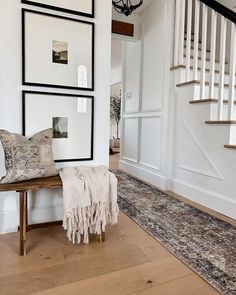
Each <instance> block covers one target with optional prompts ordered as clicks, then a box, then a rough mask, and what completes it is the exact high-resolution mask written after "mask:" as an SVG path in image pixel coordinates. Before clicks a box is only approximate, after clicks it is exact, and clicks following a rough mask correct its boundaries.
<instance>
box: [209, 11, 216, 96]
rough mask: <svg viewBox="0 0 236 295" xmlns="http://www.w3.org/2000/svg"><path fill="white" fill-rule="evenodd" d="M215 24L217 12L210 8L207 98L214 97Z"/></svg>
mask: <svg viewBox="0 0 236 295" xmlns="http://www.w3.org/2000/svg"><path fill="white" fill-rule="evenodd" d="M216 26H217V13H216V11H215V10H213V9H212V15H211V54H210V87H209V98H214V89H215V63H216Z"/></svg>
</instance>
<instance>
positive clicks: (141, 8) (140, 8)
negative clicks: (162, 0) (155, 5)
mask: <svg viewBox="0 0 236 295" xmlns="http://www.w3.org/2000/svg"><path fill="white" fill-rule="evenodd" d="M153 1H156V0H143V5H142V6H140V7H139V8H138V9H136V10H135V11H134V12H133V13H134V14H140V13H141V12H142V11H143V10H144V9H145V8H146V7H148V6H149V5H150V4H151V3H152V2H153ZM137 2H138V1H137V0H133V2H132V3H133V4H135V3H137Z"/></svg>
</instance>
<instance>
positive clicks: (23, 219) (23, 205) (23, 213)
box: [19, 191, 27, 256]
mask: <svg viewBox="0 0 236 295" xmlns="http://www.w3.org/2000/svg"><path fill="white" fill-rule="evenodd" d="M19 193H20V256H25V255H26V226H27V192H26V191H21V192H19Z"/></svg>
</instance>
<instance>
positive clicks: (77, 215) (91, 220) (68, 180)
mask: <svg viewBox="0 0 236 295" xmlns="http://www.w3.org/2000/svg"><path fill="white" fill-rule="evenodd" d="M60 177H61V179H62V183H63V203H64V220H63V227H64V229H65V230H67V237H68V239H69V241H72V242H73V243H76V242H77V243H78V244H79V243H80V242H81V235H83V238H84V239H83V242H84V243H85V244H88V243H89V233H92V234H97V235H99V234H101V231H103V232H105V227H106V225H107V224H115V223H117V217H118V214H119V208H118V204H117V178H116V177H115V175H114V174H113V173H111V172H110V171H109V170H108V168H107V167H105V166H98V167H87V166H79V167H69V168H64V169H62V170H61V171H60Z"/></svg>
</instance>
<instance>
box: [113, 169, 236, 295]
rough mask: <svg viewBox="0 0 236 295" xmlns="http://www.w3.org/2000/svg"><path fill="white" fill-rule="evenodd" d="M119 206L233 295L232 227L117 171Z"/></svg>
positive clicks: (235, 238) (235, 248)
mask: <svg viewBox="0 0 236 295" xmlns="http://www.w3.org/2000/svg"><path fill="white" fill-rule="evenodd" d="M115 174H116V175H117V176H118V177H119V186H118V202H119V206H120V209H121V210H122V211H123V212H124V213H126V214H127V215H128V216H129V217H130V218H131V219H133V220H134V221H135V222H136V223H137V224H138V225H140V226H141V227H142V228H143V229H145V230H146V231H147V232H148V233H149V234H151V235H152V236H153V237H154V238H155V239H156V240H158V241H159V242H160V243H161V244H162V245H163V246H165V247H166V248H167V249H168V250H169V251H170V252H172V253H173V254H174V255H175V256H176V257H178V258H179V259H180V260H181V261H183V262H184V263H185V264H186V265H188V266H189V267H190V268H191V269H192V270H193V271H195V272H196V273H198V274H199V275H200V276H201V277H202V278H203V279H205V280H206V281H207V282H208V283H209V284H211V285H212V286H213V287H214V288H215V289H217V290H218V291H219V292H220V293H221V294H224V295H235V294H236V228H235V227H233V226H232V225H230V224H228V223H226V222H224V221H221V220H219V219H217V218H215V217H212V216H211V215H209V214H207V213H204V212H202V211H200V210H198V209H196V208H194V207H192V206H190V205H187V204H185V203H183V202H181V201H179V200H177V199H175V198H174V197H171V196H169V195H168V194H166V193H164V192H162V191H160V190H158V189H156V188H154V187H152V186H150V185H147V184H145V183H143V182H142V181H140V180H137V179H135V178H133V177H131V176H129V175H127V174H125V173H123V172H121V171H115Z"/></svg>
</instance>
